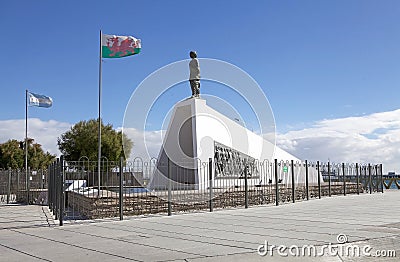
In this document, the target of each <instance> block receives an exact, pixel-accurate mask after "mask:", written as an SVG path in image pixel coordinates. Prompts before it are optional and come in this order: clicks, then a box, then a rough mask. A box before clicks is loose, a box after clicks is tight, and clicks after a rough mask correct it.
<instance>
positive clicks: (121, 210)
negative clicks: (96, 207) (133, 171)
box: [118, 157, 124, 220]
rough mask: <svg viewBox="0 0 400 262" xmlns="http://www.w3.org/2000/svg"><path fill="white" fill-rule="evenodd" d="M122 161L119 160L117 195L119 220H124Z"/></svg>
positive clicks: (121, 159)
mask: <svg viewBox="0 0 400 262" xmlns="http://www.w3.org/2000/svg"><path fill="white" fill-rule="evenodd" d="M123 161H124V159H123V158H122V157H121V158H120V160H119V194H118V200H119V220H123V219H124V209H123V204H124V190H123V189H124V183H123V176H124V166H123Z"/></svg>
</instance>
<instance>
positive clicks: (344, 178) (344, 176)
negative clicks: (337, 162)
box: [342, 163, 346, 196]
mask: <svg viewBox="0 0 400 262" xmlns="http://www.w3.org/2000/svg"><path fill="white" fill-rule="evenodd" d="M345 171H346V169H345V165H344V163H342V172H343V195H344V196H345V195H346V172H345Z"/></svg>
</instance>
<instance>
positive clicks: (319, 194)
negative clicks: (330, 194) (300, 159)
mask: <svg viewBox="0 0 400 262" xmlns="http://www.w3.org/2000/svg"><path fill="white" fill-rule="evenodd" d="M317 176H318V198H319V199H321V177H320V174H319V161H317Z"/></svg>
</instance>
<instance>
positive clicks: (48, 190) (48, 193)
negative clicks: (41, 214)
mask: <svg viewBox="0 0 400 262" xmlns="http://www.w3.org/2000/svg"><path fill="white" fill-rule="evenodd" d="M52 165H53V163H51V164H50V165H48V167H47V173H48V176H49V178H48V179H47V205H48V206H49V210H50V211H51V212H53V207H52V203H51V202H52V199H51V196H52V195H51V194H52V191H51V190H52V188H51V186H52V185H51V180H52V176H53V174H52V172H51V167H52Z"/></svg>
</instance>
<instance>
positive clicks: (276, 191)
mask: <svg viewBox="0 0 400 262" xmlns="http://www.w3.org/2000/svg"><path fill="white" fill-rule="evenodd" d="M274 172H275V204H276V205H277V206H279V183H278V159H276V158H275V167H274Z"/></svg>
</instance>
